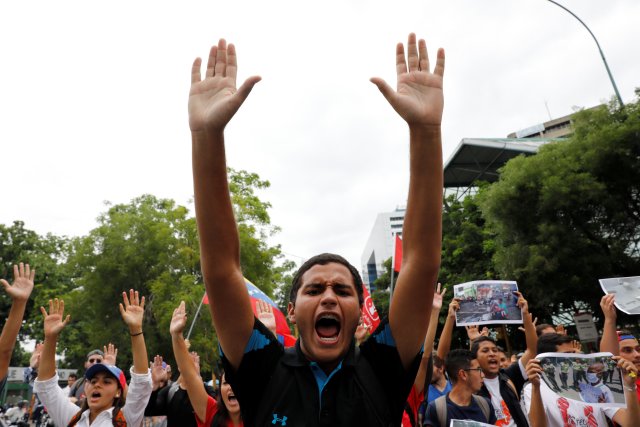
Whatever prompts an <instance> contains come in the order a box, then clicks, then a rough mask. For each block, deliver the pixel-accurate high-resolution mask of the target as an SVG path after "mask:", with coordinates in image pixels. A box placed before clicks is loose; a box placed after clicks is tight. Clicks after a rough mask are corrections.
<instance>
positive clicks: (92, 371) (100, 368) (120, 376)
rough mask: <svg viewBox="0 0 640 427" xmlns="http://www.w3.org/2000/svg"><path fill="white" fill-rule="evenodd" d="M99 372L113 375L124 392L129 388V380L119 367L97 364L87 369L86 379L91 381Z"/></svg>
mask: <svg viewBox="0 0 640 427" xmlns="http://www.w3.org/2000/svg"><path fill="white" fill-rule="evenodd" d="M99 372H106V373H108V374H111V376H113V377H115V379H116V380H118V383H119V384H120V388H122V389H123V390H125V389H126V388H127V379H126V378H125V377H124V372H122V370H121V369H120V368H118V367H117V366H113V365H105V364H104V363H96V364H95V365H93V366H91V367H90V368H89V369H87V372H86V373H85V374H84V377H85V378H86V379H88V380H90V379H91V378H93V377H95V376H96V374H97V373H99Z"/></svg>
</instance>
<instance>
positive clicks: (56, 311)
mask: <svg viewBox="0 0 640 427" xmlns="http://www.w3.org/2000/svg"><path fill="white" fill-rule="evenodd" d="M40 312H41V313H42V315H43V316H44V321H43V323H44V345H43V347H42V354H41V355H40V366H39V368H38V381H45V380H48V379H51V378H53V376H54V375H55V374H56V345H57V344H58V335H60V332H62V330H63V329H64V327H65V326H67V323H69V320H71V316H69V315H67V317H66V318H65V317H64V301H63V300H59V299H58V298H56V299H54V300H49V312H48V313H47V310H45V308H44V307H40Z"/></svg>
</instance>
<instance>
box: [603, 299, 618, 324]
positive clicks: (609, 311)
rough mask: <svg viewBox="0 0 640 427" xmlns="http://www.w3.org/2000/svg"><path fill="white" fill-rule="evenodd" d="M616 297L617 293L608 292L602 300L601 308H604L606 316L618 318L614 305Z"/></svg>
mask: <svg viewBox="0 0 640 427" xmlns="http://www.w3.org/2000/svg"><path fill="white" fill-rule="evenodd" d="M615 299H616V294H607V295H605V296H603V297H602V299H601V300H600V308H601V309H602V313H604V317H605V318H608V319H615V318H616V316H617V314H616V306H615V305H614V302H615Z"/></svg>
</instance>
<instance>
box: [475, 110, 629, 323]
mask: <svg viewBox="0 0 640 427" xmlns="http://www.w3.org/2000/svg"><path fill="white" fill-rule="evenodd" d="M574 129H575V133H574V134H573V136H572V137H570V138H569V139H568V140H566V141H560V142H556V143H551V144H547V145H545V146H543V147H541V149H540V151H539V153H538V154H537V155H535V156H531V157H517V158H515V159H513V160H511V161H509V162H508V163H507V164H506V165H505V167H504V168H503V170H502V172H501V175H500V179H499V181H498V182H496V183H494V184H493V185H491V186H489V187H487V188H486V189H485V190H484V191H482V192H481V193H480V206H481V207H482V211H483V215H484V217H485V218H486V219H487V221H488V224H489V226H490V227H491V229H492V230H493V231H494V232H495V233H496V245H495V248H496V253H495V256H494V262H495V266H496V269H497V271H498V272H499V273H500V275H501V277H502V278H505V279H506V278H510V279H514V280H517V281H518V283H519V285H520V287H521V288H522V289H523V290H524V291H525V293H526V295H527V296H528V299H529V302H530V305H531V309H532V311H533V312H534V313H536V315H538V316H539V317H541V318H543V319H544V318H547V319H548V320H551V317H552V316H553V315H556V314H557V313H562V312H565V313H567V312H569V313H572V312H574V311H577V310H581V309H584V308H587V309H589V310H590V311H591V312H593V313H596V314H598V313H599V312H600V309H599V306H598V303H599V300H600V298H601V296H602V291H601V289H600V287H599V286H598V281H597V280H598V279H599V278H603V277H616V276H630V275H637V274H638V271H640V247H639V243H640V106H639V102H638V101H636V102H634V103H630V104H628V105H627V106H626V108H625V109H624V110H617V109H615V108H614V107H613V106H610V107H608V108H607V107H604V106H603V107H601V108H599V109H595V110H585V111H582V112H580V113H578V114H576V115H575V116H574Z"/></svg>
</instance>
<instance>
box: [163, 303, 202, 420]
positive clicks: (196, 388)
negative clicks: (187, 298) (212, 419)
mask: <svg viewBox="0 0 640 427" xmlns="http://www.w3.org/2000/svg"><path fill="white" fill-rule="evenodd" d="M186 325H187V314H186V312H185V306H184V301H182V302H180V305H179V306H178V308H176V309H175V310H173V317H172V318H171V326H170V327H169V332H170V333H171V343H172V344H173V354H174V356H175V357H176V363H177V364H178V369H179V370H180V375H181V376H182V384H183V385H184V387H185V388H186V389H187V394H188V395H189V401H190V402H191V406H193V411H194V412H195V414H196V416H197V417H198V418H199V419H200V421H202V422H204V420H206V418H207V400H208V394H207V392H206V390H205V388H204V383H203V382H202V378H201V377H200V372H198V371H197V370H196V365H195V363H193V359H192V358H191V356H190V355H189V350H188V349H187V346H186V344H185V342H184V337H183V335H182V333H183V331H184V328H185V327H186Z"/></svg>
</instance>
